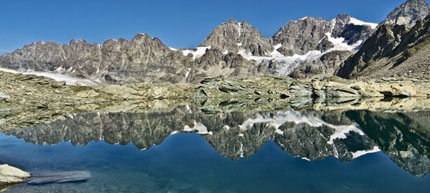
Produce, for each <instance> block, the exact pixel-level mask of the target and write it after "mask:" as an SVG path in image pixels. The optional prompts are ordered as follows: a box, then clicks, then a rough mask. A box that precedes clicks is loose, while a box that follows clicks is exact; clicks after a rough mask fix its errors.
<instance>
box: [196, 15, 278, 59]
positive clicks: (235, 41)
mask: <svg viewBox="0 0 430 193" xmlns="http://www.w3.org/2000/svg"><path fill="white" fill-rule="evenodd" d="M201 46H202V47H209V46H210V47H213V48H218V49H219V50H221V51H223V52H225V51H228V52H232V53H238V52H239V51H243V52H245V53H250V54H251V55H253V56H267V55H269V53H271V52H272V51H273V47H272V45H271V44H270V42H269V40H268V39H266V38H265V37H264V36H263V34H261V33H260V32H259V31H258V30H257V28H255V27H253V26H251V25H250V24H249V23H248V22H246V21H243V22H238V21H236V20H234V19H231V20H229V21H228V22H227V23H224V24H221V25H219V26H218V27H217V28H216V29H215V30H214V31H213V32H212V33H211V34H210V35H209V36H208V37H207V38H206V40H205V41H204V42H203V43H202V45H201Z"/></svg>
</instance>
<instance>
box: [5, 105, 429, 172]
mask: <svg viewBox="0 0 430 193" xmlns="http://www.w3.org/2000/svg"><path fill="white" fill-rule="evenodd" d="M427 114H428V113H427V112H422V113H379V112H368V111H350V112H324V113H323V112H311V111H303V112H299V111H293V110H289V111H279V112H259V113H251V112H249V113H248V112H226V113H216V114H212V113H211V114H206V113H204V112H203V111H201V110H200V109H198V108H195V107H193V106H188V105H183V106H178V107H176V108H174V109H173V110H171V111H167V112H147V113H85V114H73V115H69V116H68V117H67V118H66V119H64V120H57V121H55V122H53V123H51V124H48V125H42V126H37V127H35V128H26V129H16V130H10V131H6V132H5V134H7V135H14V136H17V137H18V138H22V139H24V140H26V141H28V142H32V143H36V144H42V145H44V144H57V143H59V142H64V141H70V142H71V143H72V144H73V145H78V144H80V145H86V144H88V143H89V142H91V141H100V140H104V141H106V142H107V143H109V144H122V145H126V144H129V143H133V144H134V145H136V146H137V147H138V148H139V149H147V148H151V147H152V146H153V145H154V144H160V143H161V142H162V141H163V140H164V139H165V138H166V137H167V136H169V135H171V134H174V133H177V132H198V133H199V134H201V135H203V136H204V138H205V139H206V140H207V141H208V142H209V143H210V144H211V145H212V146H213V147H214V148H215V149H216V150H217V152H218V153H220V154H221V155H223V156H225V157H227V158H229V159H232V160H236V159H240V158H241V157H245V158H249V157H250V156H252V155H253V154H255V153H256V152H257V151H258V150H259V149H260V148H261V147H262V146H263V145H264V144H265V143H266V142H267V141H273V142H274V143H276V144H277V145H278V146H279V147H280V148H281V149H282V150H283V151H284V152H287V153H289V154H290V155H292V156H295V157H301V158H302V159H306V160H310V161H312V160H319V159H325V158H327V157H330V156H334V157H336V158H338V159H340V160H342V161H351V160H353V159H355V158H357V157H360V156H362V155H364V154H366V153H372V152H377V151H379V150H380V149H381V150H382V151H383V152H384V153H386V154H387V155H388V156H389V157H390V158H391V159H392V160H393V161H394V162H395V163H396V164H397V165H399V166H400V167H402V168H403V169H405V170H406V171H408V172H410V173H411V174H413V175H416V176H425V175H426V174H427V173H428V171H429V168H430V164H429V153H428V152H429V148H430V143H429V139H430V136H428V135H426V134H425V131H429V130H428V129H427V128H426V127H425V126H426V125H428V124H427V122H428V120H427V119H426V116H427Z"/></svg>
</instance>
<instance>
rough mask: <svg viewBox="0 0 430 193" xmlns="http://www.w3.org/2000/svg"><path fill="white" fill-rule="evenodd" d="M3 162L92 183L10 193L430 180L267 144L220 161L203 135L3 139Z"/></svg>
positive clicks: (388, 188)
mask: <svg viewBox="0 0 430 193" xmlns="http://www.w3.org/2000/svg"><path fill="white" fill-rule="evenodd" d="M0 163H9V164H12V165H14V166H17V167H19V168H22V169H24V170H27V171H29V172H40V171H42V172H43V171H70V170H86V171H90V172H91V173H92V179H91V180H89V181H88V182H86V183H74V184H50V185H44V186H29V185H26V184H21V185H17V186H15V187H13V188H11V189H9V190H8V191H7V192H68V193H69V192H115V193H119V192H165V193H176V192H178V193H179V192H184V193H185V192H186V193H188V192H190V193H193V192H196V193H197V192H201V193H206V192H217V193H223V192H225V193H233V192H235V193H266V192H270V193H286V192H294V193H295V192H303V193H306V192H309V193H319V192H321V193H322V192H324V193H330V192H332V193H337V192H348V193H353V192H375V193H381V192H391V193H396V192H399V193H404V192H414V193H420V192H422V193H427V192H429V190H430V177H429V176H428V175H427V176H424V177H417V176H414V175H413V174H411V173H410V172H407V171H406V170H405V169H403V168H401V167H399V166H398V165H397V164H395V163H394V162H393V161H391V159H390V158H389V157H388V156H387V155H385V154H384V153H382V152H379V153H373V154H366V155H364V156H362V157H359V158H357V159H354V160H352V161H349V162H341V161H340V160H339V159H337V158H334V157H328V158H325V159H322V160H317V161H311V162H310V161H306V160H303V159H301V158H293V157H292V156H290V155H289V153H286V152H283V151H282V149H281V148H280V147H279V146H278V145H277V144H276V143H274V142H272V141H268V142H267V143H265V144H264V145H263V146H262V147H261V148H260V149H259V150H258V151H257V152H256V153H254V154H253V155H252V156H250V157H249V158H247V159H245V158H242V159H239V160H235V161H233V160H231V159H229V158H226V157H223V156H221V155H220V154H219V153H218V152H217V151H216V150H215V149H214V148H213V146H212V145H210V144H209V143H208V141H207V140H206V139H205V138H204V137H202V136H200V135H198V134H175V135H171V136H168V137H167V138H165V139H164V141H163V142H162V143H161V144H160V145H156V146H153V147H151V148H149V149H147V150H140V149H138V148H137V147H136V146H135V145H133V144H131V143H130V144H128V145H111V144H108V143H106V142H104V141H98V142H94V141H92V142H89V143H88V144H86V145H85V146H80V145H77V146H73V145H72V144H71V143H69V142H61V143H58V144H55V145H45V146H40V145H38V144H33V143H28V142H25V141H24V140H21V139H18V138H16V137H14V136H6V135H4V134H1V133H0Z"/></svg>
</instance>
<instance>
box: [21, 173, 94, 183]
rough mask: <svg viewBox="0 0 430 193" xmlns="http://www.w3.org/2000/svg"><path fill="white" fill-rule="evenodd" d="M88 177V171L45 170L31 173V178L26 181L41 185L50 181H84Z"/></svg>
mask: <svg viewBox="0 0 430 193" xmlns="http://www.w3.org/2000/svg"><path fill="white" fill-rule="evenodd" d="M89 179H91V173H90V172H88V171H69V172H46V173H36V174H32V178H31V179H30V180H29V181H28V184H30V185H42V184H50V183H71V182H85V181H87V180H89Z"/></svg>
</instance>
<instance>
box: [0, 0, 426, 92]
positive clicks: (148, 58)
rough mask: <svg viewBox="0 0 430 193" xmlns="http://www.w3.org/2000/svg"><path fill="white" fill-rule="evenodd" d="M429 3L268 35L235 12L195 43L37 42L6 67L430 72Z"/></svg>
mask: <svg viewBox="0 0 430 193" xmlns="http://www.w3.org/2000/svg"><path fill="white" fill-rule="evenodd" d="M429 10H430V8H429V7H428V5H427V3H426V1H425V0H408V1H406V2H405V3H404V4H402V5H400V6H399V7H398V8H396V9H395V10H394V11H393V12H391V13H390V14H389V15H388V17H387V19H386V20H384V21H383V22H382V23H380V24H379V25H378V24H373V23H367V22H363V21H360V20H357V19H355V18H353V17H350V16H348V15H343V14H341V15H338V16H337V17H336V18H334V19H332V20H325V19H322V18H313V17H304V18H302V19H299V20H297V21H291V22H289V23H288V24H286V25H284V26H282V27H281V28H280V29H279V30H278V31H277V32H276V33H275V34H274V35H273V36H272V37H270V38H266V37H264V36H263V35H262V34H261V33H260V32H259V31H258V30H257V28H255V27H253V26H252V25H250V24H249V23H248V22H246V21H242V22H238V21H236V20H234V19H231V20H229V21H228V22H226V23H223V24H221V25H219V26H218V27H216V29H215V30H214V31H213V32H212V33H211V34H210V35H209V36H208V37H207V38H206V40H205V41H204V42H203V43H202V44H201V45H200V47H197V48H194V49H175V48H171V47H168V46H166V45H165V44H163V43H162V42H161V40H159V39H158V38H153V37H150V36H149V35H147V34H137V35H136V36H135V37H134V38H132V39H131V40H126V39H119V40H108V41H106V42H104V43H103V44H101V45H98V44H89V43H87V42H85V41H84V40H79V41H74V40H73V41H71V42H70V43H69V44H67V45H60V44H57V43H54V42H38V43H33V44H30V45H27V46H24V47H23V48H22V49H18V50H16V51H14V52H12V53H6V54H4V55H3V56H1V57H0V66H1V67H4V68H9V69H15V70H18V71H26V73H30V74H39V75H42V76H44V75H46V73H45V74H43V73H40V72H39V71H41V72H49V73H54V75H52V76H54V77H55V74H63V75H68V76H72V77H75V78H76V77H79V78H83V79H89V80H91V81H93V82H99V83H117V84H122V83H127V82H152V83H154V82H155V83H156V82H171V83H186V82H194V83H195V82H199V81H201V80H203V79H204V78H207V77H216V76H219V75H223V76H224V77H226V78H237V77H252V76H263V75H275V76H291V77H294V78H299V79H304V78H323V77H327V76H334V75H338V76H341V77H344V78H356V77H358V76H361V77H364V78H366V77H369V76H371V77H372V78H377V77H381V76H382V77H389V76H400V75H402V76H403V75H404V74H399V73H400V72H402V73H405V72H406V74H409V75H408V77H410V78H414V76H416V75H417V74H418V75H419V76H420V77H419V78H421V77H422V78H429V77H430V74H428V73H425V72H426V71H427V70H426V65H425V63H426V62H428V61H429V60H430V59H429V58H428V56H427V54H425V53H426V50H428V49H430V47H429V46H427V43H426V42H427V40H426V37H427V35H426V29H427V28H426V26H427V25H426V24H425V23H426V20H425V19H424V17H425V16H426V15H428V13H429ZM423 19H424V21H423ZM415 39H416V40H415ZM363 42H364V43H363ZM416 53H418V54H417V55H415V54H416ZM414 55H415V56H414ZM404 62H405V65H400V64H401V63H404ZM369 66H370V67H369ZM405 66H406V67H405ZM409 66H411V67H409ZM368 67H369V68H368ZM34 71H35V72H34ZM362 71H363V72H362ZM391 71H395V72H391Z"/></svg>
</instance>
